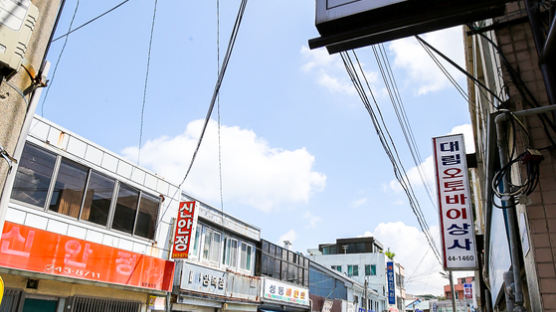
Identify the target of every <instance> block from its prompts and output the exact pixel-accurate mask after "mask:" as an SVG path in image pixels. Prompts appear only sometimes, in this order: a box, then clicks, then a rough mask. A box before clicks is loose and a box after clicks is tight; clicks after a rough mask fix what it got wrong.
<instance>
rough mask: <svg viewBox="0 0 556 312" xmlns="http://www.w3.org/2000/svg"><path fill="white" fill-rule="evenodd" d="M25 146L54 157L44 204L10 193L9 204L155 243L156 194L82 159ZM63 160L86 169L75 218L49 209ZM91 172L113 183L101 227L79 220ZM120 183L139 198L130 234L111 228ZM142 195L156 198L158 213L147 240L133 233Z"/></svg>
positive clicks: (159, 201) (27, 142) (158, 215)
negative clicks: (106, 212) (105, 216)
mask: <svg viewBox="0 0 556 312" xmlns="http://www.w3.org/2000/svg"><path fill="white" fill-rule="evenodd" d="M27 144H29V145H31V146H33V147H34V148H36V149H38V150H41V151H43V152H45V153H49V154H51V155H53V156H55V162H54V166H53V169H52V175H51V177H50V182H49V186H48V191H47V194H46V198H45V202H44V205H43V206H36V205H33V204H29V203H26V202H23V201H20V200H17V199H13V198H12V197H11V193H10V195H9V196H10V198H9V201H10V202H14V203H15V204H18V205H21V206H24V207H27V208H30V209H35V210H38V211H41V212H43V213H45V214H49V215H54V216H57V217H60V218H65V219H68V220H72V221H75V222H79V223H83V224H86V225H88V226H92V227H96V228H100V229H104V230H106V231H109V232H114V233H117V234H119V235H122V236H127V237H131V238H134V239H139V240H143V241H148V242H154V241H156V235H157V230H158V228H159V225H160V224H159V219H160V218H161V216H160V208H161V204H162V200H161V199H160V196H159V195H158V194H157V193H153V192H149V191H145V190H144V186H142V185H133V184H137V183H134V182H132V181H131V180H130V181H127V182H123V181H120V180H119V179H118V178H116V177H114V176H113V175H112V174H110V173H108V174H107V173H106V172H105V171H106V170H105V169H103V168H100V170H99V169H95V168H92V167H91V166H90V165H89V164H87V163H86V162H85V161H83V160H84V159H83V158H79V157H74V156H73V155H62V154H60V153H58V152H57V151H53V150H51V149H49V148H46V147H43V146H41V145H40V144H37V143H34V142H31V141H25V145H27ZM63 159H66V160H68V161H70V162H73V163H76V164H78V165H80V166H83V167H85V168H86V169H87V177H86V179H85V186H84V188H83V194H82V197H81V204H80V207H79V213H78V215H77V217H72V216H69V215H66V214H63V213H59V212H56V211H52V210H50V209H49V206H50V201H51V200H52V195H53V191H54V188H55V186H56V181H57V179H58V174H59V172H60V166H61V164H62V160H63ZM92 172H95V173H96V174H98V175H101V176H103V177H105V178H108V179H111V180H113V181H114V188H113V190H112V198H111V199H110V207H109V212H108V219H107V222H106V225H101V224H98V223H94V222H91V221H88V220H84V219H82V218H81V216H82V213H83V208H84V204H85V197H86V194H87V191H88V189H89V182H90V179H91V174H92ZM16 174H17V172H16ZM121 183H123V184H125V185H127V186H129V187H131V188H133V189H135V190H137V191H138V192H139V197H138V201H137V210H136V211H135V219H134V221H133V229H132V232H131V233H127V232H124V231H120V230H116V229H113V228H112V224H113V220H114V214H115V210H116V201H117V198H118V192H119V190H120V184H121ZM143 194H145V195H149V196H152V197H153V198H158V213H157V218H156V220H155V227H154V229H153V237H152V238H147V237H144V236H140V235H135V234H134V233H135V228H136V226H137V215H138V213H139V208H140V201H141V196H142V195H143Z"/></svg>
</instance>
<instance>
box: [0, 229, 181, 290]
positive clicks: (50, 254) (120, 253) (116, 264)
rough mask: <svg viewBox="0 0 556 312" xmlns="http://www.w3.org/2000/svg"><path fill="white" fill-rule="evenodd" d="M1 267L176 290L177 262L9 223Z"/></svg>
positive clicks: (1, 247)
mask: <svg viewBox="0 0 556 312" xmlns="http://www.w3.org/2000/svg"><path fill="white" fill-rule="evenodd" d="M0 266H1V267H6V268H13V269H18V270H25V271H32V272H39V273H46V274H52V275H60V276H67V277H72V278H77V279H85V280H92V281H98V282H105V283H113V284H120V285H126V286H133V287H142V288H149V289H156V290H166V291H171V290H172V280H173V278H174V262H171V261H166V260H164V259H160V258H155V257H150V256H146V255H142V254H138V253H135V252H130V251H127V250H122V249H117V248H113V247H109V246H105V245H101V244H97V243H93V242H89V241H85V240H81V239H77V238H73V237H69V236H65V235H60V234H56V233H52V232H48V231H44V230H40V229H36V228H32V227H28V226H25V225H21V224H15V223H11V222H6V223H5V224H4V231H3V233H2V240H1V241H0Z"/></svg>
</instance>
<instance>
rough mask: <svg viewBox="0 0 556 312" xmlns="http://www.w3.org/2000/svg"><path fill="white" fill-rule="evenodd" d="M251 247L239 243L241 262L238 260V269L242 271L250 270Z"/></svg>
mask: <svg viewBox="0 0 556 312" xmlns="http://www.w3.org/2000/svg"><path fill="white" fill-rule="evenodd" d="M252 249H253V248H252V247H251V246H250V245H247V244H245V243H241V260H240V267H241V268H242V269H244V270H248V271H250V270H251V254H252V252H253V251H252Z"/></svg>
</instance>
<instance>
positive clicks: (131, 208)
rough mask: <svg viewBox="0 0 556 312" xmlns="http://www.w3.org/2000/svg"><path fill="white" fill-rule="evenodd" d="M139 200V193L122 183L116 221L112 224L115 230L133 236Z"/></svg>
mask: <svg viewBox="0 0 556 312" xmlns="http://www.w3.org/2000/svg"><path fill="white" fill-rule="evenodd" d="M138 200H139V191H137V190H136V189H134V188H132V187H131V186H128V185H126V184H124V183H120V190H119V192H118V201H117V202H116V211H115V212H114V221H113V222H112V228H113V229H116V230H119V231H122V232H126V233H129V234H131V232H132V231H133V224H134V223H135V213H136V211H137V202H138Z"/></svg>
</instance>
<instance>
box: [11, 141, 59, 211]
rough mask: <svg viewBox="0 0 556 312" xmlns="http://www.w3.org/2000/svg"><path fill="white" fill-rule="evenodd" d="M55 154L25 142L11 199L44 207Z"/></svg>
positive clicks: (54, 162)
mask: <svg viewBox="0 0 556 312" xmlns="http://www.w3.org/2000/svg"><path fill="white" fill-rule="evenodd" d="M55 164H56V155H54V154H52V153H49V152H47V151H45V150H43V149H41V148H39V147H36V146H34V145H32V144H29V143H27V144H25V147H24V148H23V153H22V154H21V159H20V160H19V167H18V168H17V173H16V176H15V181H14V186H13V188H12V199H15V200H19V201H22V202H24V203H27V204H30V205H34V206H38V207H44V205H45V203H46V195H47V194H48V187H49V186H50V180H51V179H52V172H53V171H54V165H55Z"/></svg>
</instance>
